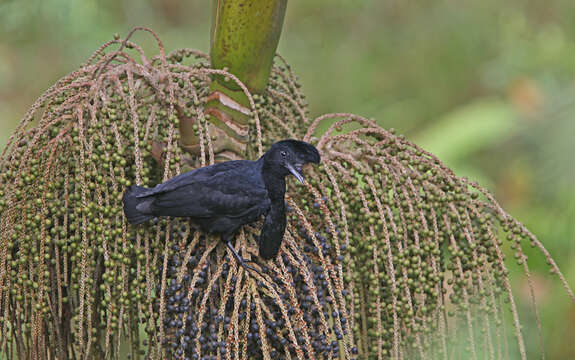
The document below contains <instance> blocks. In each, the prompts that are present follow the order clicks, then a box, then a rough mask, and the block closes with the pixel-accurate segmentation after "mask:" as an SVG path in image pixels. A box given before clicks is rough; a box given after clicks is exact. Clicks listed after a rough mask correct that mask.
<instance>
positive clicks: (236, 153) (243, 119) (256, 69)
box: [180, 0, 287, 160]
mask: <svg viewBox="0 0 575 360" xmlns="http://www.w3.org/2000/svg"><path fill="white" fill-rule="evenodd" d="M286 5H287V0H213V12H212V29H211V50H210V56H211V63H212V68H214V69H223V70H226V71H227V72H229V73H231V74H233V75H234V76H236V77H237V78H238V79H239V80H240V81H241V82H242V83H243V84H244V85H245V86H246V87H247V89H248V90H249V91H250V93H252V94H261V93H263V92H264V91H265V89H266V87H267V85H268V79H269V76H270V70H271V66H272V63H273V58H274V55H275V52H276V49H277V45H278V41H279V38H280V34H281V30H282V25H283V19H284V15H285V10H286ZM210 90H211V95H210V97H209V98H208V103H207V106H206V111H205V112H206V114H207V115H208V116H209V117H208V121H209V123H210V135H211V136H212V138H213V144H214V153H215V155H216V160H218V159H221V160H229V159H233V158H243V157H245V156H246V155H247V154H246V149H247V147H246V144H247V142H248V141H249V120H250V111H249V103H248V98H247V96H246V95H245V94H244V91H243V90H242V89H241V87H240V86H239V85H238V84H237V83H236V82H234V81H230V80H229V79H227V78H226V77H225V76H222V75H214V77H213V81H212V84H211V88H210ZM194 123H195V119H193V118H186V117H184V116H182V115H181V114H180V134H181V145H182V147H183V148H184V149H185V150H186V151H188V152H191V153H194V154H197V152H198V144H199V139H198V137H197V136H196V135H195V134H194V131H193V126H194Z"/></svg>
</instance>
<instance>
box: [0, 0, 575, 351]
mask: <svg viewBox="0 0 575 360" xmlns="http://www.w3.org/2000/svg"><path fill="white" fill-rule="evenodd" d="M210 11H211V2H210V1H206V0H202V1H199V0H198V1H184V0H146V1H143V0H119V1H118V0H98V1H96V0H75V1H72V0H27V1H16V0H3V1H0V145H1V146H3V145H4V144H5V142H6V140H7V139H8V137H9V136H10V134H11V132H12V131H13V130H14V129H15V127H16V124H17V122H18V120H19V119H20V118H21V117H22V116H23V114H24V113H25V111H26V109H27V108H28V107H29V106H30V105H31V104H32V103H33V101H34V100H35V99H36V98H37V97H38V96H40V94H41V93H42V92H43V91H44V90H45V89H47V88H48V87H49V86H50V85H51V84H53V83H54V82H55V81H56V80H57V79H59V78H60V77H62V76H64V75H66V74H67V73H69V72H71V71H73V70H74V69H76V68H77V67H78V66H79V65H80V64H81V63H83V62H84V61H85V60H86V59H87V58H88V57H89V56H90V55H91V54H92V52H93V51H95V50H96V49H97V48H98V47H99V46H100V45H101V44H102V43H104V42H105V41H107V40H110V39H111V38H112V37H113V34H114V33H119V34H121V35H125V34H127V33H128V31H129V30H130V28H131V27H133V26H136V25H142V26H148V27H151V28H152V29H154V30H155V31H156V32H157V33H158V34H159V35H160V37H161V38H162V40H163V41H164V44H165V46H166V49H167V50H168V51H170V50H173V49H176V48H181V47H190V48H197V49H200V50H203V51H206V52H207V51H208V50H209V24H210ZM134 40H135V41H136V42H138V43H140V44H142V45H144V48H145V49H146V50H147V51H148V52H149V53H156V52H157V48H156V47H155V45H154V43H153V41H152V39H151V38H150V36H147V35H143V34H142V33H140V34H137V35H136V36H135V38H134ZM279 52H280V53H282V54H283V55H284V56H285V57H286V58H287V60H288V61H289V62H290V63H291V65H292V67H293V69H294V71H295V73H296V74H297V75H298V76H299V78H300V80H301V82H302V83H303V90H304V92H305V93H306V94H307V96H308V100H309V103H310V107H311V112H312V115H313V116H317V115H320V114H322V113H325V112H353V113H357V114H360V115H364V116H367V117H373V118H375V119H377V121H378V122H379V123H380V124H382V125H383V126H385V127H388V128H389V127H394V128H396V129H397V130H398V131H399V132H401V133H404V134H406V135H407V137H408V138H409V139H410V140H412V141H414V142H416V143H418V144H419V145H422V146H423V147H424V148H426V149H428V150H430V151H432V152H434V153H435V154H436V155H438V157H439V158H441V159H442V160H443V161H445V162H446V163H447V164H448V165H449V166H451V167H452V168H454V169H455V170H456V172H457V174H459V175H461V176H468V177H470V178H472V179H475V180H477V181H478V182H479V183H480V184H482V185H483V186H485V187H487V188H488V189H489V190H490V191H492V192H493V193H494V194H495V195H496V197H497V198H498V199H499V201H500V202H501V203H502V205H503V207H504V208H505V209H507V210H508V211H509V212H510V213H511V214H512V215H514V216H515V217H517V218H518V219H519V220H521V221H522V222H524V223H525V224H526V225H527V226H528V228H530V229H531V231H532V232H534V233H535V234H536V235H538V237H539V238H540V239H541V240H542V241H543V243H544V244H545V246H546V247H547V248H548V249H549V251H550V252H551V254H552V255H553V256H554V257H555V259H556V261H557V263H558V264H559V266H560V267H561V268H562V270H563V271H564V273H565V275H566V276H567V279H568V280H569V282H570V284H571V286H572V287H575V187H574V186H573V185H574V184H575V160H574V157H575V121H573V120H574V118H575V4H574V3H573V1H572V0H548V1H536V0H507V1H496V0H473V1H472V0H466V1H457V2H455V1H448V0H439V1H428V2H415V1H399V0H363V1H361V0H355V1H354V0H331V1H320V0H305V1H291V2H290V3H289V4H288V11H287V15H286V20H285V26H284V30H283V34H282V38H281V40H280V46H279ZM510 257H511V256H510ZM530 264H531V266H532V271H533V280H534V283H535V288H536V296H537V301H538V303H539V306H540V310H541V317H542V322H543V327H544V336H545V347H546V352H547V358H548V359H573V358H575V341H573V334H575V306H573V304H570V302H569V300H568V297H567V295H566V294H565V291H564V290H563V289H562V288H561V286H560V284H559V282H558V280H557V279H556V278H554V277H551V276H550V275H549V274H548V268H547V266H546V265H545V260H544V258H543V257H542V256H540V255H538V254H537V253H535V252H533V253H532V256H530ZM509 267H510V269H511V271H512V275H513V284H514V287H515V290H516V295H517V297H518V301H519V307H520V309H521V312H520V317H521V320H522V322H523V325H524V332H525V337H526V343H527V346H528V350H529V354H530V357H531V358H537V357H539V356H538V344H539V341H538V339H537V331H536V327H535V321H534V315H533V312H532V310H531V304H530V302H529V296H528V288H527V285H526V279H525V278H524V277H523V276H521V272H520V269H519V267H518V266H517V265H515V264H514V263H512V262H510V263H509Z"/></svg>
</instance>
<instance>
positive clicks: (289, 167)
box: [286, 163, 305, 184]
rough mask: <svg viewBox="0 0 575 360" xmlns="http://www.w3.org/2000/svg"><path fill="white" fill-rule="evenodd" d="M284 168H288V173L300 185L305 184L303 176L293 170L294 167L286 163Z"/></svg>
mask: <svg viewBox="0 0 575 360" xmlns="http://www.w3.org/2000/svg"><path fill="white" fill-rule="evenodd" d="M286 167H287V168H288V170H289V172H290V173H292V175H293V176H295V178H296V179H298V180H299V182H300V183H302V184H305V179H304V177H303V175H302V174H301V172H299V171H298V170H297V169H296V168H295V166H293V165H292V164H290V163H287V164H286Z"/></svg>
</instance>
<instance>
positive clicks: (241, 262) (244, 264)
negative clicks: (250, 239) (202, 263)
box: [226, 241, 262, 276]
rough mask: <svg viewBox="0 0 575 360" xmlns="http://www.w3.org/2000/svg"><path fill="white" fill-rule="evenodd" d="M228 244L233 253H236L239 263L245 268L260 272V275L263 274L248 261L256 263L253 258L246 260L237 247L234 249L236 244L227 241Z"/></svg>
mask: <svg viewBox="0 0 575 360" xmlns="http://www.w3.org/2000/svg"><path fill="white" fill-rule="evenodd" d="M226 245H227V247H228V249H230V250H231V251H232V254H234V257H235V258H236V260H237V261H238V263H239V264H240V265H241V266H242V267H243V268H244V269H249V270H252V271H255V272H257V273H258V274H260V276H262V273H261V272H260V271H259V270H258V269H256V268H254V267H253V266H250V265H248V263H255V262H254V261H253V260H246V259H244V258H243V257H241V256H240V254H238V253H237V251H236V249H234V246H233V245H232V243H231V242H229V241H228V242H226Z"/></svg>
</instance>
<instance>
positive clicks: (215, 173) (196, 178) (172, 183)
mask: <svg viewBox="0 0 575 360" xmlns="http://www.w3.org/2000/svg"><path fill="white" fill-rule="evenodd" d="M253 163H254V162H253V161H249V160H236V161H226V162H223V163H219V164H214V165H210V166H205V167H201V168H199V169H194V170H190V171H188V172H185V173H183V174H180V175H177V176H174V177H173V178H171V179H169V180H167V181H166V182H163V183H161V184H158V185H156V186H155V187H153V188H150V189H147V190H145V191H141V192H139V193H138V194H137V195H136V197H138V198H144V197H148V196H152V195H156V194H160V193H165V192H170V191H173V190H176V189H178V188H180V187H182V186H186V185H193V184H194V183H202V182H206V181H210V180H211V179H212V178H214V177H219V176H220V175H221V174H223V173H227V172H231V173H234V172H236V171H237V170H238V169H243V168H251V167H253Z"/></svg>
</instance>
